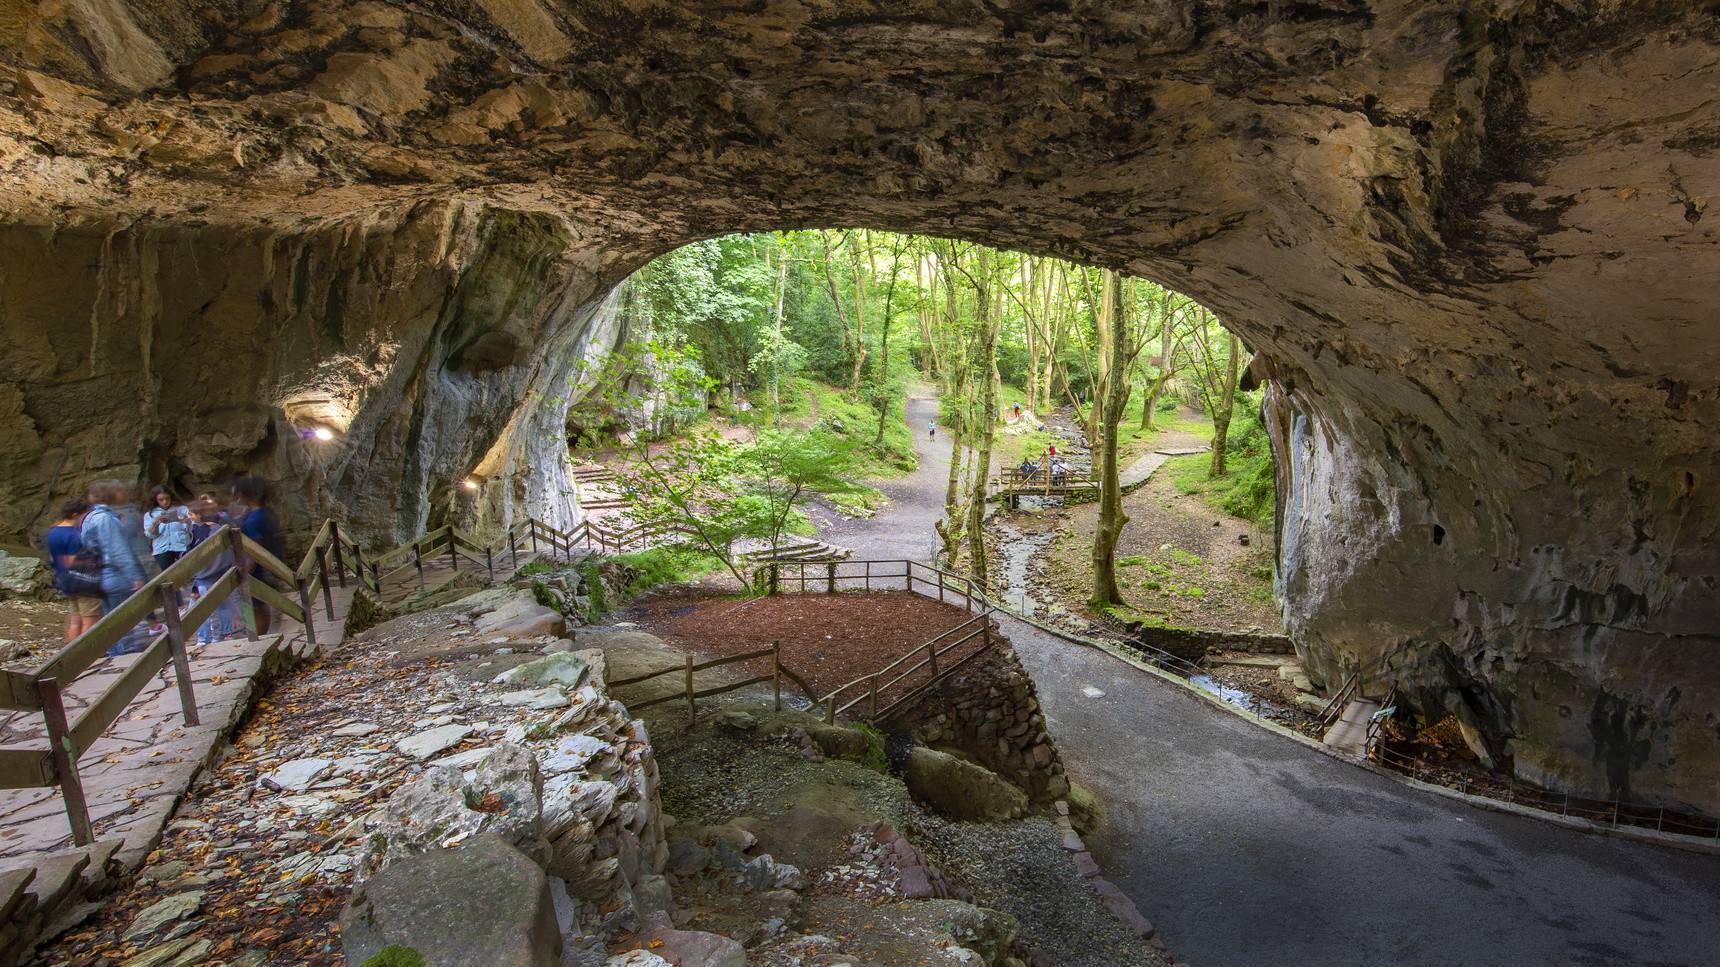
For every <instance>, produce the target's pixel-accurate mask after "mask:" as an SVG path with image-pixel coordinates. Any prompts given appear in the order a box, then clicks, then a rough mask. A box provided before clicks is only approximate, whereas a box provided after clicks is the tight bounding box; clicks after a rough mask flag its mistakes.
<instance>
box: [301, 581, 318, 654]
mask: <svg viewBox="0 0 1720 967" xmlns="http://www.w3.org/2000/svg"><path fill="white" fill-rule="evenodd" d="M299 613H300V614H302V615H304V619H305V622H304V623H305V643H306V644H308V645H310V646H311V648H310V650H311V651H316V650H317V623H316V622H317V619H316V614H317V612H316V609H315V608H313V607H311V589H310V586H309V584H308V583H307V582H305V581H300V582H299Z"/></svg>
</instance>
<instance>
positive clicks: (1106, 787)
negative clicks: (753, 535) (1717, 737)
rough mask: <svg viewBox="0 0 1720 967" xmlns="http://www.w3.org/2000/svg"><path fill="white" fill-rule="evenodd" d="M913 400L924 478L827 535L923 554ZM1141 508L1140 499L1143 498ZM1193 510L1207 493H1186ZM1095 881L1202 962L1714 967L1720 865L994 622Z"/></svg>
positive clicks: (925, 492)
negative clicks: (1369, 766) (1357, 752)
mask: <svg viewBox="0 0 1720 967" xmlns="http://www.w3.org/2000/svg"><path fill="white" fill-rule="evenodd" d="M935 412H936V401H935V400H931V399H915V400H911V401H909V404H908V410H907V414H908V420H909V424H910V426H914V427H918V428H919V432H918V433H917V434H916V449H917V450H918V452H919V456H920V468H919V470H918V471H916V472H915V473H914V474H913V475H912V476H910V477H906V478H903V479H902V480H899V481H895V482H894V483H893V484H892V485H889V486H887V487H886V488H885V489H886V492H887V493H889V495H890V497H891V503H890V504H889V505H888V506H886V507H885V508H884V509H883V510H882V511H881V512H880V513H879V514H878V515H877V516H876V517H873V518H871V519H868V520H855V521H847V522H844V523H843V524H841V525H840V526H838V527H832V528H828V529H826V530H825V531H824V532H823V533H822V535H821V536H823V537H824V538H825V539H826V540H830V541H832V542H834V543H839V544H843V545H845V546H847V547H850V548H853V550H854V554H855V557H856V558H867V557H879V558H898V557H903V556H910V557H918V558H920V559H921V560H927V559H929V557H930V555H931V553H932V551H933V550H934V549H935V548H936V546H937V537H936V534H935V533H934V532H933V530H932V522H933V521H935V520H936V519H937V518H938V517H939V515H940V514H941V512H942V509H943V507H942V505H943V487H944V482H945V480H946V479H947V476H946V475H947V474H948V472H949V459H950V444H949V441H948V440H947V439H946V438H945V437H944V436H943V434H942V433H940V434H939V436H938V438H937V439H936V440H930V439H927V437H926V434H925V432H924V431H925V423H926V420H927V419H929V418H930V414H934V413H935ZM1141 493H1142V496H1143V497H1144V498H1147V499H1151V497H1152V489H1151V488H1150V487H1149V488H1146V489H1144V490H1143V491H1142V492H1141ZM1191 499H1195V500H1198V499H1199V498H1191ZM1002 625H1003V630H1004V633H1005V634H1007V635H1008V636H1009V638H1010V640H1011V641H1012V642H1013V643H1014V644H1015V647H1016V650H1017V652H1018V653H1019V654H1020V655H1021V658H1022V662H1023V663H1024V664H1025V666H1026V667H1027V669H1028V671H1029V672H1030V673H1031V674H1032V675H1033V677H1034V681H1035V683H1036V684H1037V686H1038V688H1039V695H1040V700H1041V702H1042V703H1043V704H1044V706H1045V712H1046V716H1047V719H1048V722H1049V725H1050V727H1051V731H1052V733H1053V735H1054V736H1055V737H1056V739H1057V742H1058V745H1059V747H1060V749H1061V751H1062V753H1063V756H1064V759H1065V761H1066V762H1067V763H1068V765H1069V769H1070V774H1071V776H1072V777H1073V778H1074V779H1075V780H1076V781H1078V782H1081V783H1082V784H1084V785H1086V786H1087V787H1088V788H1090V789H1092V790H1093V791H1094V792H1095V793H1096V794H1097V795H1098V796H1099V798H1100V799H1101V801H1103V802H1104V803H1105V805H1106V807H1107V811H1108V814H1109V821H1108V823H1107V825H1106V826H1105V828H1104V829H1103V830H1101V831H1100V832H1099V833H1098V834H1097V835H1095V836H1094V837H1093V838H1091V839H1090V840H1089V845H1091V846H1092V848H1093V849H1094V850H1095V851H1096V855H1098V857H1099V859H1100V862H1101V863H1102V864H1103V865H1104V867H1105V870H1106V875H1107V876H1109V877H1110V878H1112V879H1113V880H1114V881H1115V882H1116V883H1117V885H1118V886H1119V887H1121V888H1122V889H1123V890H1124V892H1126V893H1127V894H1128V895H1129V897H1130V898H1131V899H1133V900H1134V901H1135V904H1136V905H1137V906H1138V907H1139V908H1140V910H1141V911H1142V912H1143V913H1145V914H1146V915H1147V916H1148V917H1149V918H1150V919H1151V920H1152V921H1153V922H1154V924H1155V925H1157V927H1158V929H1159V935H1160V936H1161V937H1163V938H1164V940H1165V942H1166V943H1167V944H1169V945H1170V949H1171V951H1172V952H1173V953H1174V954H1175V955H1176V956H1177V957H1178V959H1179V960H1184V961H1187V962H1188V963H1190V964H1192V965H1194V967H1208V965H1237V967H1256V965H1262V964H1306V965H1314V967H1332V965H1358V967H1360V965H1376V964H1398V965H1405V967H1421V965H1426V967H1434V965H1447V964H1469V965H1495V964H1496V965H1501V967H1503V965H1522V964H1581V965H1601V964H1607V965H1612V964H1628V963H1644V964H1646V963H1654V964H1657V965H1663V967H1664V965H1691V967H1694V965H1697V964H1705V963H1712V954H1713V951H1714V950H1715V949H1720V862H1717V861H1716V859H1715V858H1714V857H1711V856H1700V855H1695V854H1691V853H1685V852H1680V851H1676V850H1669V849H1664V848H1660V847H1653V846H1646V845H1642V844H1637V843H1631V842H1625V841H1620V840H1613V839H1607V838H1602V837H1598V836H1587V835H1583V834H1581V833H1576V832H1572V831H1569V830H1563V829H1558V828H1556V827H1553V826H1550V825H1547V824H1544V823H1541V822H1538V821H1536V820H1531V819H1524V818H1520V817H1516V816H1506V815H1500V814H1496V813H1491V812H1485V811H1482V810H1479V809H1475V808H1472V807H1470V806H1467V805H1465V804H1463V803H1460V802H1456V801H1454V800H1452V799H1449V798H1447V797H1445V796H1441V795H1437V794H1434V793H1429V792H1424V791H1422V790H1418V789H1414V788H1411V787H1409V786H1407V785H1405V784H1403V783H1401V782H1398V781H1396V780H1393V779H1389V778H1386V777H1383V776H1379V775H1375V774H1373V773H1370V772H1366V771H1364V770H1361V769H1358V768H1356V767H1355V766H1352V765H1349V764H1348V763H1344V762H1340V761H1338V760H1335V759H1332V758H1330V757H1328V756H1325V755H1322V754H1321V753H1319V752H1318V751H1315V750H1313V749H1310V748H1307V747H1305V746H1303V745H1300V744H1298V743H1296V742H1294V741H1292V740H1291V739H1288V738H1286V737H1284V736H1280V735H1277V734H1274V733H1271V732H1266V731H1264V730H1262V729H1260V728H1258V727H1256V726H1254V725H1252V724H1249V723H1247V722H1244V721H1243V720H1241V719H1239V718H1237V717H1236V716H1233V715H1230V714H1229V713H1226V712H1224V711H1221V710H1219V709H1217V708H1215V707H1213V706H1212V705H1210V704H1209V703H1207V702H1205V701H1203V700H1202V699H1200V698H1197V697H1196V696H1194V695H1193V694H1191V693H1190V692H1189V691H1188V690H1186V689H1183V688H1181V687H1178V686H1176V685H1172V684H1169V683H1167V682H1165V681H1163V680H1161V679H1159V678H1157V677H1154V676H1152V675H1149V674H1147V673H1145V672H1143V671H1140V670H1139V669H1136V668H1134V667H1133V666H1130V665H1128V664H1125V663H1123V662H1121V661H1118V660H1117V659H1115V658H1113V657H1111V656H1110V655H1108V654H1105V653H1103V652H1100V651H1096V650H1093V649H1089V648H1084V647H1081V646H1078V645H1073V644H1070V643H1068V642H1066V641H1063V640H1062V639H1059V638H1056V637H1054V636H1051V635H1047V634H1045V633H1043V632H1040V631H1038V630H1037V629H1035V628H1033V627H1032V626H1030V625H1027V624H1026V623H1024V622H1020V621H1016V620H1014V619H1009V618H1005V619H1004V620H1003V621H1002Z"/></svg>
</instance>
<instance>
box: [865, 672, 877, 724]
mask: <svg viewBox="0 0 1720 967" xmlns="http://www.w3.org/2000/svg"><path fill="white" fill-rule="evenodd" d="M866 686H867V690H868V694H867V696H866V706H867V709H868V711H867V712H866V721H868V722H870V721H873V720H874V719H876V718H877V717H878V673H877V672H873V673H872V677H871V678H869V679H867V680H866Z"/></svg>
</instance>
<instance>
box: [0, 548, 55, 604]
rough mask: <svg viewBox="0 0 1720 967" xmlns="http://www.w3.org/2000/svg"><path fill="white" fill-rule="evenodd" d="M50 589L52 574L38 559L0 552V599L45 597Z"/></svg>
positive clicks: (50, 591) (51, 587) (51, 586)
mask: <svg viewBox="0 0 1720 967" xmlns="http://www.w3.org/2000/svg"><path fill="white" fill-rule="evenodd" d="M52 589H53V572H52V571H50V570H48V567H47V565H46V564H43V563H42V561H41V559H40V558H36V557H25V556H23V555H13V554H8V553H6V552H5V551H0V599H4V598H8V597H20V598H40V597H46V596H47V595H49V594H50V593H52Z"/></svg>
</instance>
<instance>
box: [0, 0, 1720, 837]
mask: <svg viewBox="0 0 1720 967" xmlns="http://www.w3.org/2000/svg"><path fill="white" fill-rule="evenodd" d="M702 10H703V12H700V11H695V10H693V9H691V8H684V7H677V6H664V5H652V6H649V7H639V6H635V5H627V4H619V5H617V4H603V5H599V4H591V3H584V2H575V0H565V2H550V0H506V2H504V0H453V2H446V3H439V4H436V5H433V6H428V5H418V6H406V5H395V4H390V3H378V2H367V3H357V4H346V3H335V2H333V0H303V2H292V3H289V2H286V0H273V2H265V0H228V2H224V3H219V4H191V3H185V2H182V0H147V2H146V0H133V2H130V3H126V2H115V3H100V4H98V3H92V2H68V3H61V4H51V5H39V6H37V7H35V8H33V9H32V10H30V11H26V12H21V13H20V14H19V15H18V16H16V17H9V18H8V19H6V20H5V21H4V22H3V23H0V63H4V64H5V65H6V66H5V68H4V69H0V170H4V171H5V174H6V178H5V179H4V185H3V186H0V206H3V210H4V217H3V218H0V273H3V274H4V278H5V283H6V284H5V285H4V286H0V360H3V362H0V474H3V475H4V479H5V490H4V492H3V493H0V525H3V526H0V529H6V530H21V529H23V528H25V527H27V526H30V525H32V524H35V523H38V522H39V521H40V514H41V513H42V512H43V511H42V508H43V507H44V506H45V505H46V503H47V501H48V499H49V498H52V497H58V496H60V495H62V494H64V493H66V492H68V491H70V490H72V489H74V488H76V487H79V486H82V484H83V483H84V482H85V481H86V480H87V479H88V478H89V477H91V476H94V475H97V474H104V473H114V474H118V475H122V476H129V475H133V474H138V473H141V474H143V475H146V476H148V477H151V478H154V479H162V478H172V479H176V480H180V481H182V482H185V483H192V482H201V481H206V480H210V479H213V478H214V477H217V476H219V475H220V474H222V473H226V472H229V471H232V470H235V469H240V468H245V469H252V470H258V471H261V472H264V473H268V474H270V475H272V476H275V477H277V478H280V479H288V478H296V477H297V475H299V474H301V473H303V474H306V475H307V476H306V479H308V480H310V481H312V482H311V483H310V484H308V485H307V489H306V490H305V491H304V492H303V493H302V494H299V495H297V498H296V506H295V507H294V508H293V509H294V510H295V511H296V515H297V517H298V518H299V522H300V523H302V522H303V520H304V518H305V516H306V514H307V512H321V511H323V510H329V509H334V510H338V511H340V512H342V513H343V514H345V515H348V516H349V517H351V518H353V519H356V520H359V521H361V522H362V525H361V526H363V527H365V528H368V531H369V534H368V535H367V536H391V537H398V536H402V535H405V534H406V533H408V532H411V531H413V530H414V529H415V528H416V526H417V525H419V524H421V523H424V522H426V521H428V520H438V521H439V520H442V519H456V520H461V521H466V522H475V523H479V524H482V523H486V522H494V521H496V520H499V519H502V518H503V517H505V516H506V515H507V514H508V513H509V512H510V511H511V510H512V509H513V508H515V507H517V506H520V505H525V506H530V507H533V508H535V509H537V510H539V512H541V513H546V514H548V515H550V516H552V518H553V517H556V516H558V515H559V516H560V517H561V518H562V519H565V518H566V516H567V515H568V514H569V513H570V511H569V510H568V509H567V508H565V507H563V506H562V504H561V500H562V498H561V492H562V489H564V488H562V487H561V486H560V485H561V480H560V469H559V468H560V466H561V451H560V447H559V441H560V435H561V433H562V432H563V429H564V427H565V426H566V406H567V405H568V402H569V400H572V399H575V398H576V397H577V391H570V390H569V389H568V387H567V385H566V383H567V379H568V376H569V374H570V373H571V372H572V370H571V369H570V368H569V367H570V366H571V360H572V359H573V358H574V357H576V356H578V355H580V354H581V353H582V352H584V351H587V350H601V349H602V348H603V347H605V346H607V345H612V344H613V341H614V340H615V339H617V338H619V336H620V334H619V333H618V332H617V331H616V328H615V325H614V324H613V323H606V322H605V321H604V320H605V318H606V317H605V313H604V311H603V307H604V305H605V302H604V300H605V299H606V297H607V294H608V293H609V292H610V291H611V289H612V288H613V286H614V285H615V283H617V282H618V281H619V280H620V279H621V278H623V277H624V276H625V275H626V274H627V273H628V272H630V271H632V270H633V269H635V268H637V267H638V266H640V265H642V264H643V263H644V262H645V261H646V260H648V259H649V258H650V257H651V256H653V255H655V254H657V253H660V252H663V251H666V250H668V249H670V248H672V247H674V246H675V245H678V244H681V243H683V242H686V241H689V240H692V239H696V238H701V237H706V236H710V235H714V234H719V233H723V232H730V231H743V230H754V229H771V228H786V227H796V226H804V225H856V224H863V225H871V226H877V227H883V228H894V229H904V230H915V231H925V232H935V233H939V234H946V235H956V236H961V237H965V238H970V239H975V240H979V241H984V242H989V243H992V244H996V245H1003V246H1014V247H1019V248H1024V249H1028V250H1033V251H1040V252H1053V253H1056V254H1059V255H1065V256H1070V257H1075V258H1082V259H1088V260H1092V261H1095V262H1099V263H1103V264H1106V265H1112V266H1118V267H1122V268H1126V269H1128V270H1130V271H1132V272H1135V273H1139V274H1143V275H1147V276H1151V277H1153V278H1156V279H1158V280H1160V281H1162V282H1164V283H1166V284H1168V285H1172V286H1174V287H1176V288H1178V289H1181V290H1183V291H1186V292H1188V293H1190V294H1192V295H1194V296H1196V297H1198V298H1199V299H1201V300H1202V301H1203V302H1205V303H1207V304H1208V305H1210V306H1212V307H1213V308H1215V309H1216V310H1218V311H1219V312H1221V313H1222V314H1223V315H1224V316H1225V318H1226V319H1227V321H1229V322H1230V323H1232V324H1233V325H1234V326H1235V327H1236V328H1237V329H1238V330H1239V331H1240V332H1242V333H1243V334H1244V335H1245V336H1246V337H1247V339H1248V340H1249V342H1250V345H1251V346H1252V347H1253V348H1255V349H1257V350H1259V351H1261V352H1262V353H1264V354H1265V355H1266V356H1267V358H1268V359H1269V361H1270V364H1271V365H1270V369H1271V370H1272V373H1271V375H1272V376H1273V377H1274V378H1275V380H1276V381H1277V384H1278V389H1277V391H1276V395H1275V398H1276V400H1277V403H1276V404H1275V406H1274V412H1273V422H1274V423H1275V424H1276V425H1277V436H1278V439H1279V445H1280V447H1281V452H1283V453H1285V454H1287V455H1288V456H1289V459H1288V460H1287V461H1285V467H1284V477H1283V480H1282V481H1281V482H1282V484H1283V488H1282V494H1283V502H1284V509H1285V513H1284V514H1283V515H1282V519H1283V521H1284V524H1283V535H1282V541H1281V556H1282V568H1281V578H1280V580H1281V587H1282V590H1283V592H1284V595H1285V598H1286V601H1287V617H1288V619H1289V620H1288V624H1289V626H1290V628H1291V630H1292V631H1293V633H1294V634H1295V636H1296V637H1297V639H1298V642H1299V647H1300V650H1301V651H1302V657H1303V658H1304V660H1305V663H1306V664H1307V665H1308V667H1309V668H1310V670H1311V671H1313V672H1314V673H1316V674H1317V675H1321V676H1324V677H1326V678H1328V679H1331V678H1335V677H1338V676H1340V675H1341V674H1342V668H1344V667H1346V666H1353V665H1356V664H1358V663H1361V664H1365V665H1367V666H1368V667H1369V668H1370V670H1371V669H1373V668H1374V663H1375V662H1376V660H1378V659H1381V658H1383V659H1385V660H1387V661H1389V663H1390V665H1391V667H1392V668H1393V669H1394V674H1395V675H1396V676H1397V677H1398V678H1400V679H1401V680H1402V681H1404V682H1405V683H1406V686H1407V687H1408V696H1409V697H1410V698H1411V699H1413V701H1414V702H1416V703H1417V704H1419V705H1420V706H1422V707H1424V708H1427V709H1429V710H1452V711H1455V712H1457V713H1458V714H1460V715H1461V716H1462V717H1463V718H1464V719H1465V720H1466V721H1468V722H1470V723H1471V724H1472V727H1473V728H1475V729H1476V731H1477V732H1478V734H1479V735H1481V736H1482V737H1483V739H1484V740H1485V741H1486V742H1487V743H1489V744H1490V745H1492V746H1493V747H1494V751H1495V752H1496V753H1498V754H1500V755H1506V756H1510V757H1511V758H1512V759H1513V760H1514V762H1515V765H1516V768H1517V769H1518V770H1519V771H1520V772H1522V773H1524V774H1525V775H1528V776H1531V777H1535V778H1539V779H1542V780H1545V781H1548V782H1551V783H1553V784H1555V785H1557V786H1562V787H1565V788H1569V789H1573V790H1576V791H1579V792H1586V793H1590V794H1599V795H1609V794H1611V795H1632V796H1636V797H1640V798H1646V799H1649V800H1658V801H1662V802H1667V803H1686V804H1692V805H1697V806H1703V807H1707V808H1710V809H1716V808H1720V792H1716V790H1720V720H1717V718H1716V716H1720V711H1717V710H1720V672H1716V671H1715V669H1716V668H1720V661H1717V660H1716V659H1717V658H1720V633H1717V632H1716V627H1717V626H1720V614H1717V612H1720V608H1717V607H1716V604H1715V601H1716V590H1717V577H1716V575H1717V574H1720V501H1717V500H1716V499H1715V497H1716V494H1717V493H1720V449H1717V448H1716V447H1715V446H1714V440H1715V439H1716V438H1717V434H1720V381H1717V377H1716V375H1715V374H1716V373H1717V372H1720V339H1716V338H1715V337H1714V335H1713V333H1712V332H1711V320H1712V318H1713V317H1714V316H1715V313H1716V310H1717V309H1720V290H1717V289H1716V288H1715V287H1714V286H1712V285H1711V284H1708V282H1707V276H1708V275H1709V274H1711V273H1710V272H1707V271H1704V267H1705V266H1706V265H1707V264H1708V263H1709V262H1711V261H1712V253H1713V252H1714V251H1715V242H1716V238H1715V225H1714V219H1713V217H1712V216H1708V215H1707V214H1706V209H1707V208H1708V206H1709V199H1710V198H1711V197H1712V195H1713V194H1714V193H1715V191H1716V190H1717V188H1720V153H1717V152H1716V148H1717V147H1720V128H1717V127H1716V125H1715V122H1714V120H1713V118H1714V116H1715V111H1714V91H1715V89H1716V84H1717V82H1720V53H1717V51H1720V44H1717V41H1720V27H1717V26H1716V21H1715V19H1714V17H1713V15H1712V11H1709V10H1706V9H1704V8H1701V7H1699V6H1697V5H1692V4H1688V3H1683V2H1671V0H1663V2H1653V0H1650V2H1643V3H1628V4H1627V3H1622V2H1615V0H1573V2H1569V3H1564V4H1556V5H1555V4H1532V3H1505V4H1496V5H1492V6H1486V7H1482V6H1477V5H1474V4H1467V3H1456V2H1436V3H1395V2H1383V0H1381V2H1361V0H1355V2H1339V0H1325V2H1316V3H1302V4H1259V3H1241V2H1235V3H1231V2H1209V3H1198V4H1180V3H1179V4H1170V3H1160V2H1146V0H1141V2H1126V3H1120V4H1093V5H1087V4H1075V5H1073V6H1063V7H1045V6H1042V5H1038V4H1029V3H1026V2H1004V3H999V4H990V5H977V4H965V3H955V4H943V5H929V6H922V7H919V8H916V9H915V10H914V11H913V12H911V13H903V12H901V11H899V10H894V9H891V10H886V9H885V8H883V7H882V6H878V7H873V6H870V5H865V4H861V5H844V6H843V8H842V9H841V10H840V11H838V10H835V9H834V8H827V7H823V6H820V5H816V4H810V3H798V2H792V0H791V2H787V3H781V4H770V5H765V6H763V7H754V6H745V5H742V6H728V7H721V8H702ZM318 420H327V421H331V422H336V423H337V424H338V425H339V426H341V427H343V428H344V436H343V438H342V439H341V440H340V442H339V445H338V446H336V447H333V448H329V449H327V450H326V451H322V450H318V449H316V447H315V446H314V445H313V444H311V443H309V442H307V441H305V440H303V439H301V438H300V437H299V436H297V435H296V431H298V430H301V429H303V428H304V427H305V426H306V424H307V422H314V421H318ZM468 475H476V476H477V477H478V478H479V479H480V480H481V481H482V483H483V487H482V489H481V491H480V493H479V495H478V496H477V497H476V499H475V500H474V499H473V498H466V497H463V496H462V495H461V493H460V490H459V487H458V484H459V481H460V480H461V479H463V478H464V477H466V476H468ZM1436 714H1437V712H1436Z"/></svg>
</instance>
